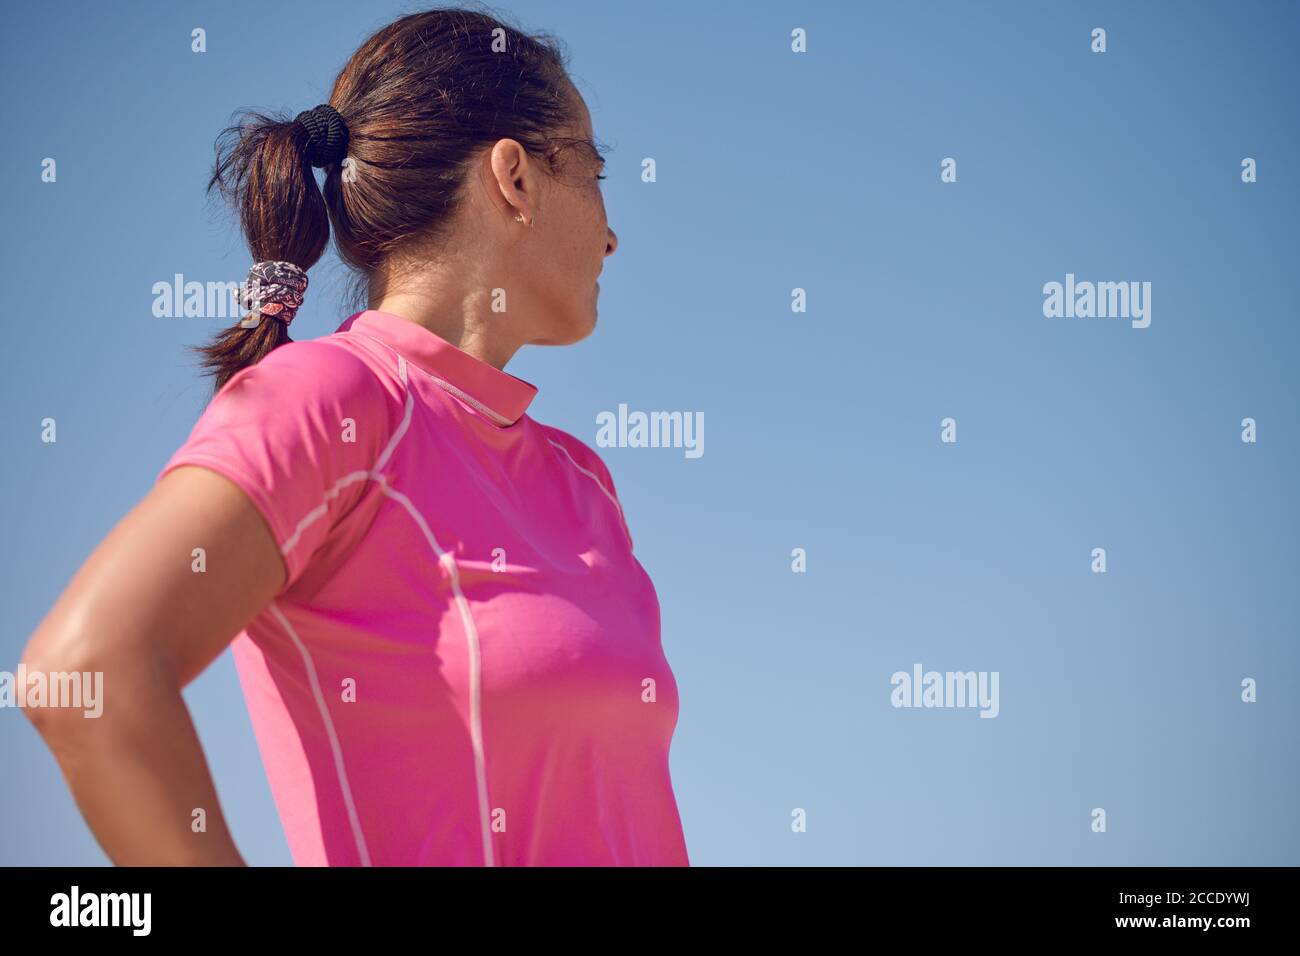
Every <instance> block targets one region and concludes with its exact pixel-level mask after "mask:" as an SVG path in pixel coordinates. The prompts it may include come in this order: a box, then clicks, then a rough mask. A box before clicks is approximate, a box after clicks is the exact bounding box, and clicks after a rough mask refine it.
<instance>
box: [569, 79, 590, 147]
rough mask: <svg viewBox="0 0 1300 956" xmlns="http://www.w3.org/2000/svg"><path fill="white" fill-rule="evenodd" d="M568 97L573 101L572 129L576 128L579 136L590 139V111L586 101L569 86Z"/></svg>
mask: <svg viewBox="0 0 1300 956" xmlns="http://www.w3.org/2000/svg"><path fill="white" fill-rule="evenodd" d="M569 99H570V100H571V101H572V103H573V112H574V119H573V127H574V129H576V130H577V132H578V135H579V136H582V137H584V138H587V139H590V138H591V137H592V135H593V132H592V128H591V111H590V110H588V109H587V101H586V100H584V99H583V98H582V94H581V93H579V92H578V91H577V90H576V89H574V88H573V87H570V88H569Z"/></svg>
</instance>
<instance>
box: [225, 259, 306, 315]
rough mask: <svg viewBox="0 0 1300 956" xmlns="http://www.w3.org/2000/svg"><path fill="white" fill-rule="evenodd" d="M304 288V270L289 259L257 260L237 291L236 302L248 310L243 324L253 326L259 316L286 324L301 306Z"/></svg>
mask: <svg viewBox="0 0 1300 956" xmlns="http://www.w3.org/2000/svg"><path fill="white" fill-rule="evenodd" d="M306 291H307V273H305V272H303V271H302V270H301V269H299V268H298V267H297V266H296V265H294V264H293V263H292V262H274V261H267V262H259V263H257V264H256V265H254V266H253V268H251V269H249V270H248V279H247V280H246V281H245V282H244V287H243V289H242V290H241V292H240V300H239V301H240V303H241V304H242V305H243V306H244V308H246V309H248V310H250V313H251V314H250V315H249V316H248V319H249V320H250V321H247V322H246V323H245V324H246V326H249V327H251V326H253V325H257V324H258V323H259V322H260V321H261V315H270V316H274V317H275V318H277V319H279V320H280V321H281V322H283V323H284V324H285V326H286V327H287V326H288V325H289V323H290V322H292V321H293V317H294V316H295V315H296V314H297V312H298V307H299V306H301V305H302V295H303V293H304V292H306ZM258 313H260V315H259V314H258Z"/></svg>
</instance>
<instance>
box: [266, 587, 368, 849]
mask: <svg viewBox="0 0 1300 956" xmlns="http://www.w3.org/2000/svg"><path fill="white" fill-rule="evenodd" d="M271 613H273V614H274V615H275V617H276V620H278V621H279V622H280V626H281V627H283V628H284V629H285V631H287V632H288V634H289V637H291V638H292V639H293V643H294V644H295V645H296V646H297V648H298V652H299V653H300V654H302V662H303V667H304V668H305V669H306V671H307V680H308V681H309V682H310V683H311V693H312V696H313V697H314V698H316V708H317V709H318V710H319V711H320V718H321V721H322V722H324V724H325V733H326V734H328V735H329V739H330V751H331V752H332V753H333V754H334V770H335V771H336V772H337V773H338V778H339V789H341V790H342V791H343V803H344V805H345V806H346V807H347V810H348V823H350V824H351V825H352V837H353V839H354V840H356V843H357V853H358V854H360V856H361V865H362V866H369V865H370V851H369V850H367V849H366V838H365V835H364V834H363V833H362V832H361V821H360V820H358V819H357V807H356V803H355V802H354V801H353V799H352V788H351V787H350V786H349V785H348V772H347V770H346V768H345V767H344V766H343V748H342V747H340V746H339V735H338V734H337V733H336V732H335V730H334V721H333V720H331V719H330V711H329V707H328V706H326V704H325V694H324V693H323V692H322V691H321V686H320V679H319V678H318V677H317V676H316V665H315V663H313V661H312V659H311V653H310V652H309V651H308V650H307V645H305V644H304V643H303V642H302V641H301V640H300V639H299V637H298V632H297V631H295V630H294V629H293V625H292V624H290V623H289V619H288V618H287V617H285V616H284V612H283V611H281V610H280V605H278V604H276V603H275V601H272V602H271Z"/></svg>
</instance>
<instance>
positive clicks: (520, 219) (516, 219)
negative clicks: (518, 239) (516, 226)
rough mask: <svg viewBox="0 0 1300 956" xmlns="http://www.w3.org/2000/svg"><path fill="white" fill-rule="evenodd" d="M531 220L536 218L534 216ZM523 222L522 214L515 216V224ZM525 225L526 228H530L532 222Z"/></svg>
mask: <svg viewBox="0 0 1300 956" xmlns="http://www.w3.org/2000/svg"><path fill="white" fill-rule="evenodd" d="M533 218H534V219H536V218H537V217H536V216H534V217H533ZM523 221H524V216H523V213H520V214H519V215H518V216H515V222H523ZM527 225H528V226H532V222H531V221H529V222H528V223H527Z"/></svg>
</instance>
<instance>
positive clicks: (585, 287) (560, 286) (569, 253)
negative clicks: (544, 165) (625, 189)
mask: <svg viewBox="0 0 1300 956" xmlns="http://www.w3.org/2000/svg"><path fill="white" fill-rule="evenodd" d="M572 96H573V100H574V108H575V120H574V122H573V124H572V125H571V126H570V127H569V128H567V129H565V130H563V131H561V134H562V135H564V136H570V137H573V138H575V139H578V140H582V141H584V142H583V143H581V144H578V145H575V146H573V147H571V148H566V149H565V150H563V151H562V152H561V153H560V155H559V156H558V157H557V158H556V163H557V171H556V173H555V175H554V176H543V177H541V179H542V192H541V195H540V197H539V198H538V201H537V203H536V204H535V206H534V208H533V210H532V211H531V212H530V213H528V214H526V215H528V216H530V217H531V218H532V219H533V224H532V225H531V226H527V225H524V224H523V223H515V224H514V225H516V226H518V228H520V229H525V230H527V238H526V241H525V242H524V243H523V246H524V247H525V248H521V249H520V252H521V254H522V255H523V256H524V257H525V261H526V262H527V263H528V266H527V271H528V273H529V276H528V279H529V281H528V283H527V285H528V288H529V299H530V302H529V305H530V307H531V306H534V305H535V306H536V311H535V312H534V311H533V309H532V308H530V310H529V311H530V312H532V313H533V314H534V315H535V316H536V328H535V329H534V333H535V334H534V337H533V338H532V339H531V342H532V343H533V344H536V345H567V344H569V343H570V342H576V341H578V340H579V339H582V338H585V337H586V336H588V335H590V334H591V331H592V329H594V328H595V326H596V298H597V296H598V294H599V291H600V289H599V286H598V285H597V282H596V279H597V277H598V276H599V275H600V271H601V269H602V268H604V265H605V257H606V256H608V255H611V254H612V253H613V252H614V250H615V249H616V248H618V237H617V236H616V235H614V230H612V229H610V228H609V223H608V222H607V221H606V218H605V199H604V196H603V195H602V194H601V190H600V179H599V178H598V177H599V176H600V174H601V172H602V170H603V169H604V165H605V162H604V160H603V159H602V158H601V157H600V155H599V153H598V152H597V150H596V147H595V145H594V144H593V143H592V140H593V133H592V128H591V113H590V112H589V111H588V110H587V104H586V103H585V102H584V101H583V99H582V96H581V95H580V94H579V93H578V92H577V91H576V90H574V91H573V94H572Z"/></svg>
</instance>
